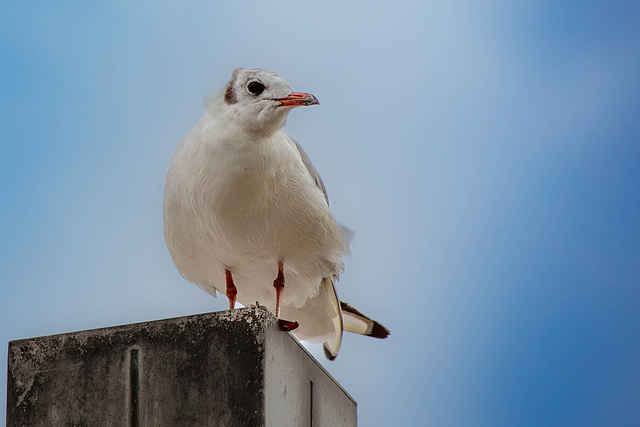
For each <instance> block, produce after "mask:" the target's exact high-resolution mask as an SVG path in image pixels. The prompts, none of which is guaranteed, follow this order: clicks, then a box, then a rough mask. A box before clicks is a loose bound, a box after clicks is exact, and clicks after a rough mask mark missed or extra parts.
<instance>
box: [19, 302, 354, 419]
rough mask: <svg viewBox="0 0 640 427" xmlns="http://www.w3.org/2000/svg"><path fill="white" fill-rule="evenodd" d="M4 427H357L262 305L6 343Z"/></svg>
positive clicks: (335, 390) (340, 398)
mask: <svg viewBox="0 0 640 427" xmlns="http://www.w3.org/2000/svg"><path fill="white" fill-rule="evenodd" d="M7 387H8V393H7V426H9V427H13V426H77V427H79V426H87V427H89V426H131V427H138V426H171V427H174V426H274V427H276V426H277V427H287V426H292V427H300V426H313V427H321V426H355V425H356V424H357V422H356V402H355V401H354V400H353V399H352V398H351V397H350V396H349V395H348V393H347V392H346V391H344V390H343V389H342V387H340V385H339V384H338V383H337V382H336V381H335V380H334V379H333V378H332V377H331V376H330V375H329V374H328V373H327V372H326V371H325V370H324V369H323V368H322V367H321V366H320V365H319V364H318V363H317V362H316V360H315V359H314V358H313V357H311V355H310V354H309V353H308V352H307V351H306V350H305V349H304V348H303V347H302V346H301V345H300V343H298V342H297V341H296V340H295V339H294V338H293V337H292V336H291V335H289V334H288V333H286V332H283V331H281V330H280V329H279V327H278V324H277V321H276V319H275V318H274V317H273V315H272V314H271V313H270V312H269V311H267V310H266V309H265V308H263V307H256V306H249V307H245V308H242V309H238V310H233V311H225V312H218V313H206V314H200V315H195V316H187V317H180V318H176V319H167V320H159V321H154V322H146V323H138V324H132V325H124V326H116V327H112V328H105V329H97V330H91V331H81V332H73V333H68V334H61V335H53V336H48V337H40V338H30V339H24V340H18V341H12V342H10V343H9V375H8V384H7Z"/></svg>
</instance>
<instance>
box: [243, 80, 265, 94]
mask: <svg viewBox="0 0 640 427" xmlns="http://www.w3.org/2000/svg"><path fill="white" fill-rule="evenodd" d="M247 89H249V92H251V93H252V94H254V95H260V94H261V93H262V91H263V90H264V85H263V84H262V83H260V82H251V83H249V84H248V85H247Z"/></svg>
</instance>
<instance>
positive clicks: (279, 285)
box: [273, 261, 298, 331]
mask: <svg viewBox="0 0 640 427" xmlns="http://www.w3.org/2000/svg"><path fill="white" fill-rule="evenodd" d="M273 287H274V288H276V317H277V318H278V322H280V327H281V328H282V329H283V330H285V331H293V330H294V329H295V328H297V327H298V322H296V321H293V322H292V321H290V320H284V319H280V302H281V301H282V291H284V268H283V266H282V261H278V277H276V280H274V281H273Z"/></svg>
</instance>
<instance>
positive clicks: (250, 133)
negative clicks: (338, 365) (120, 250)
mask: <svg viewBox="0 0 640 427" xmlns="http://www.w3.org/2000/svg"><path fill="white" fill-rule="evenodd" d="M318 104H319V102H318V99H317V98H316V97H315V96H313V95H311V94H308V93H299V92H293V91H292V90H291V88H290V86H289V84H288V83H287V82H286V80H284V79H283V78H282V77H280V76H279V75H277V74H276V73H273V72H270V71H266V70H261V69H256V68H238V69H236V70H235V71H233V73H232V75H231V79H230V80H229V82H228V83H227V84H226V85H225V86H224V87H222V88H221V89H219V90H217V91H214V92H212V93H211V94H209V95H208V96H207V97H206V102H205V106H206V110H205V112H204V114H203V116H202V117H201V118H200V120H199V121H198V122H197V123H196V124H195V126H194V127H193V128H192V129H191V130H190V131H189V132H188V133H187V134H186V135H185V136H184V138H183V139H182V140H181V141H180V143H179V144H178V146H177V148H176V150H175V152H174V154H173V157H172V159H171V163H170V166H169V172H168V173H167V180H166V186H165V193H164V236H165V240H166V243H167V247H168V249H169V252H170V253H171V257H172V259H173V262H174V264H175V265H176V267H177V269H178V271H179V272H180V273H181V274H182V276H184V277H185V278H186V279H187V280H188V281H190V282H193V283H195V284H196V285H198V286H199V287H201V288H202V289H203V290H205V291H206V292H208V293H210V294H212V295H213V296H216V295H217V293H223V292H224V293H225V295H226V296H227V298H228V299H229V308H230V309H233V308H234V307H235V303H236V301H238V302H239V303H241V304H243V305H247V304H252V303H254V302H257V303H259V304H262V305H264V306H266V307H267V308H269V309H270V310H271V311H273V312H274V314H275V316H276V318H278V319H279V320H280V324H281V325H282V327H283V328H284V329H285V330H291V331H292V333H293V334H294V335H295V336H296V337H297V338H298V339H300V340H304V341H308V342H312V343H319V342H322V343H323V348H324V353H325V355H326V357H327V358H328V359H329V360H333V359H335V358H336V356H337V355H338V351H339V349H340V345H341V342H342V332H343V331H345V330H346V331H349V332H355V333H358V334H362V335H368V336H372V337H375V338H386V337H387V336H388V335H389V331H388V330H387V329H386V328H385V327H384V326H382V325H381V324H379V323H378V322H376V321H374V320H371V319H370V318H369V317H367V316H365V315H363V314H362V313H360V312H359V311H358V310H356V309H355V308H353V307H351V306H350V305H349V304H347V303H344V302H341V301H340V300H339V299H338V295H337V293H336V289H335V286H334V284H335V282H336V281H337V280H338V275H339V273H340V272H341V271H342V270H343V269H344V260H345V259H346V258H348V257H349V256H350V250H349V244H348V241H347V240H348V239H347V236H348V234H349V230H348V229H346V228H344V227H342V226H341V225H339V224H338V223H337V222H336V220H335V218H334V217H333V215H332V213H331V211H330V210H329V200H328V197H327V190H326V188H325V186H324V183H323V182H322V179H321V178H320V175H319V174H318V172H317V171H316V169H315V168H314V167H313V164H312V163H311V160H309V157H308V156H307V154H306V153H305V152H304V150H303V149H302V147H301V146H300V144H298V142H296V140H294V139H293V138H292V137H290V136H289V135H287V134H286V133H285V132H284V131H283V130H282V127H283V126H284V124H285V122H286V120H287V116H288V114H289V112H290V111H291V110H292V109H293V108H295V107H298V106H309V105H318ZM274 297H275V299H274ZM281 316H282V318H281ZM285 318H288V319H295V321H289V320H284V319H285Z"/></svg>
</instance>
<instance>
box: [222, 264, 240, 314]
mask: <svg viewBox="0 0 640 427" xmlns="http://www.w3.org/2000/svg"><path fill="white" fill-rule="evenodd" d="M224 275H225V276H226V278H227V298H229V310H233V308H234V307H235V306H236V295H238V289H237V288H236V285H234V284H233V276H232V275H231V272H230V271H229V270H227V269H226V268H225V269H224Z"/></svg>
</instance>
